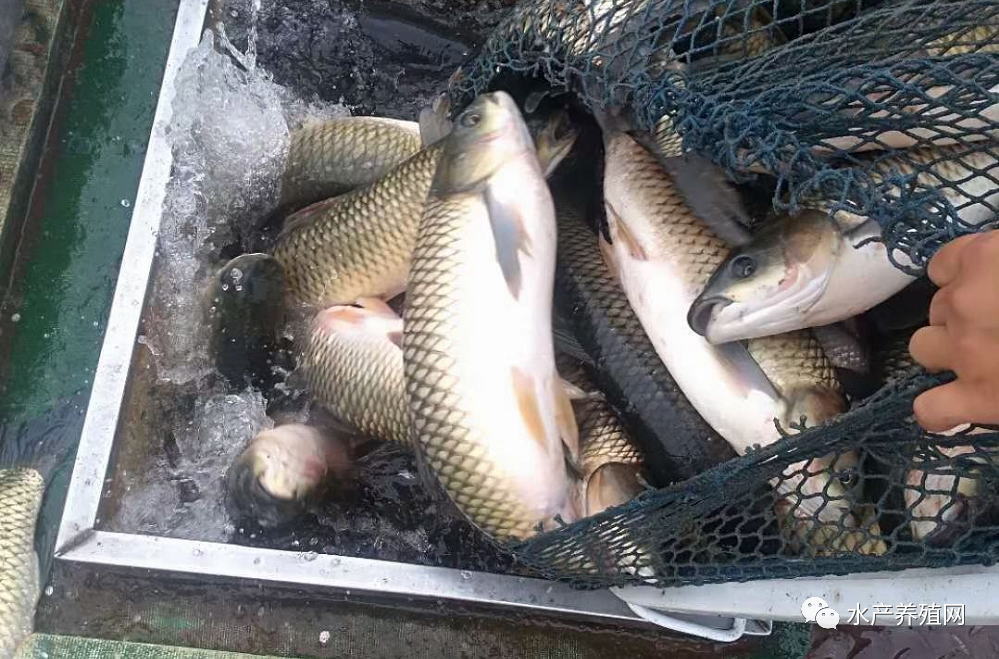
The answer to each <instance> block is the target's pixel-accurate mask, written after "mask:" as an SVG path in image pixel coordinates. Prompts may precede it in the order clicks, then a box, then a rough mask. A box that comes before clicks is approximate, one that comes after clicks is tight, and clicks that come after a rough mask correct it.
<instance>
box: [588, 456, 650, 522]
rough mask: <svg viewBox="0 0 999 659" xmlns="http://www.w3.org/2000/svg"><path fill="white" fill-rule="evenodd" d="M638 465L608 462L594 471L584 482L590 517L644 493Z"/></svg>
mask: <svg viewBox="0 0 999 659" xmlns="http://www.w3.org/2000/svg"><path fill="white" fill-rule="evenodd" d="M639 469H640V467H639V466H637V465H627V464H622V463H620V462H607V463H604V464H602V465H600V466H598V467H597V468H596V469H594V470H593V472H592V473H591V474H589V475H588V476H587V477H586V478H585V479H584V480H583V493H582V497H581V498H582V500H583V505H585V506H586V509H585V510H584V511H583V512H584V514H585V515H586V516H587V517H589V516H590V515H596V514H597V513H602V512H603V511H605V510H607V509H608V508H613V507H614V506H620V505H622V504H625V503H627V502H629V501H631V500H632V499H634V498H635V497H636V496H638V495H639V494H641V493H642V490H643V489H644V487H643V486H642V482H641V481H640V480H639V478H638V470H639Z"/></svg>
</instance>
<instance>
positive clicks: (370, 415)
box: [302, 298, 410, 446]
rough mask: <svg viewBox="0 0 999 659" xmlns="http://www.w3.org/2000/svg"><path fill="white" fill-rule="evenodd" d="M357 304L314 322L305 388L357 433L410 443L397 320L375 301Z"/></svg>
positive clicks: (325, 313) (333, 309) (330, 311)
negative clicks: (357, 305) (306, 386)
mask: <svg viewBox="0 0 999 659" xmlns="http://www.w3.org/2000/svg"><path fill="white" fill-rule="evenodd" d="M359 302H360V304H361V305H362V306H359V307H355V306H335V307H330V308H329V309H326V310H324V311H322V312H320V313H319V314H317V315H316V317H315V319H314V320H313V322H312V328H311V331H310V334H309V339H308V344H307V346H306V348H305V350H304V354H303V358H302V364H303V368H304V370H305V379H306V382H307V384H308V390H309V392H310V393H311V394H312V395H313V397H314V398H315V399H316V400H317V401H318V402H319V403H320V404H322V405H323V406H324V407H325V408H326V409H327V410H328V411H329V412H330V413H331V414H333V415H334V416H335V417H337V418H338V419H340V420H341V421H344V422H346V423H348V424H349V425H351V426H352V427H353V428H355V429H356V430H357V431H358V432H360V433H361V434H362V435H364V436H366V437H370V438H372V439H375V440H379V441H389V442H395V443H398V444H402V445H405V446H409V445H410V441H409V434H408V432H409V408H408V405H407V402H406V385H405V380H404V374H403V367H402V318H400V317H399V316H398V315H396V313H395V312H394V311H392V309H391V308H390V307H389V306H388V305H387V304H385V303H384V302H382V301H380V300H376V299H371V298H364V299H362V300H360V301H359Z"/></svg>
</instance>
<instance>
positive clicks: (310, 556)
mask: <svg viewBox="0 0 999 659" xmlns="http://www.w3.org/2000/svg"><path fill="white" fill-rule="evenodd" d="M317 558H319V554H317V553H316V552H314V551H307V552H305V553H304V554H302V560H303V561H306V562H307V563H311V562H312V561H314V560H316V559H317Z"/></svg>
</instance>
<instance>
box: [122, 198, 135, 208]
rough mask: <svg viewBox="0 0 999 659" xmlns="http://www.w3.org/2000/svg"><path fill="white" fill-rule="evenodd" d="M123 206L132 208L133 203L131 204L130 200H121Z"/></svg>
mask: <svg viewBox="0 0 999 659" xmlns="http://www.w3.org/2000/svg"><path fill="white" fill-rule="evenodd" d="M121 205H122V206H123V207H124V208H128V207H129V206H131V205H132V202H130V201H129V200H128V199H122V200H121Z"/></svg>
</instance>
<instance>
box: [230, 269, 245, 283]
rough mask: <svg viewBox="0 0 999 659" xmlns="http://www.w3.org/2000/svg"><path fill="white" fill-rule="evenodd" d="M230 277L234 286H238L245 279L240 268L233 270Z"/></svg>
mask: <svg viewBox="0 0 999 659" xmlns="http://www.w3.org/2000/svg"><path fill="white" fill-rule="evenodd" d="M229 277H230V278H232V281H233V283H234V284H238V283H239V282H240V280H241V279H242V278H243V271H242V270H240V269H239V268H233V269H231V270H230V271H229Z"/></svg>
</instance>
